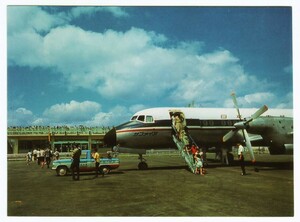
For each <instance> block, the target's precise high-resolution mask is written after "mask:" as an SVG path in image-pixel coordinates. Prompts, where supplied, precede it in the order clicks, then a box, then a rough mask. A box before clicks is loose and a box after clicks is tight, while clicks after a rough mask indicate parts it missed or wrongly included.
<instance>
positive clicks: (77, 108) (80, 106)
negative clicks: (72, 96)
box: [43, 100, 101, 123]
mask: <svg viewBox="0 0 300 222" xmlns="http://www.w3.org/2000/svg"><path fill="white" fill-rule="evenodd" d="M100 108H101V105H100V104H99V103H96V102H92V101H84V102H77V101H74V100H72V101H71V102H70V103H61V104H56V105H53V106H51V107H50V108H47V109H46V110H45V111H44V113H43V116H44V117H45V118H47V119H50V120H51V121H53V122H54V123H80V122H84V121H87V120H89V119H90V118H91V116H93V115H95V114H96V113H98V112H99V111H100Z"/></svg>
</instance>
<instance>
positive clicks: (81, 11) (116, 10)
mask: <svg viewBox="0 0 300 222" xmlns="http://www.w3.org/2000/svg"><path fill="white" fill-rule="evenodd" d="M101 11H106V12H109V13H111V14H112V15H113V16H115V17H127V16H129V14H128V13H127V12H126V11H125V10H123V9H122V8H120V7H89V6H86V7H75V8H72V9H71V12H70V14H71V15H72V17H74V18H77V17H80V16H82V15H88V16H91V15H93V14H94V13H96V12H101Z"/></svg>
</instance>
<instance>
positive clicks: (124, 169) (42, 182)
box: [7, 155, 294, 216]
mask: <svg viewBox="0 0 300 222" xmlns="http://www.w3.org/2000/svg"><path fill="white" fill-rule="evenodd" d="M146 158H147V160H148V161H147V162H148V164H149V167H150V169H149V170H146V171H139V170H137V163H138V159H137V157H135V156H134V157H133V156H121V157H120V159H121V166H120V168H119V169H118V170H116V171H113V172H112V173H111V174H109V175H107V176H105V177H104V178H101V177H100V178H97V179H93V176H94V174H91V173H85V174H82V175H81V177H80V181H73V180H72V177H71V176H65V177H59V176H56V173H55V172H54V171H52V170H51V169H46V168H44V169H41V168H40V167H38V165H37V164H31V165H29V166H27V165H26V164H25V161H24V162H23V161H8V200H7V204H8V216H293V215H294V192H293V190H294V185H293V162H292V157H288V156H277V157H273V156H269V155H259V156H257V159H258V164H257V165H258V167H259V168H260V172H258V173H256V172H254V171H253V170H252V169H253V167H250V166H247V167H246V170H247V172H248V173H249V174H250V175H247V176H240V168H239V166H238V165H236V166H232V167H220V165H219V164H216V163H211V164H210V166H209V167H208V174H207V175H205V176H200V175H194V174H192V173H190V172H189V171H188V170H187V168H186V166H185V164H184V162H183V160H182V159H181V158H180V157H178V156H168V155H164V156H158V155H157V156H156V155H154V156H149V157H146ZM262 160H263V161H264V162H260V161H262Z"/></svg>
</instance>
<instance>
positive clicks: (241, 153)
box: [237, 143, 246, 176]
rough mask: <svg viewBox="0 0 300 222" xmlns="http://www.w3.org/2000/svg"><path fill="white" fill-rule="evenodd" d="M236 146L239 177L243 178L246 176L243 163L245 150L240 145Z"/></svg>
mask: <svg viewBox="0 0 300 222" xmlns="http://www.w3.org/2000/svg"><path fill="white" fill-rule="evenodd" d="M237 146H238V158H239V161H240V165H241V169H242V173H241V175H242V176H244V175H246V170H245V162H244V153H245V149H244V147H243V146H242V145H241V144H240V143H238V144H237Z"/></svg>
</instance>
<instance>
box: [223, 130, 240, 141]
mask: <svg viewBox="0 0 300 222" xmlns="http://www.w3.org/2000/svg"><path fill="white" fill-rule="evenodd" d="M236 132H237V131H236V130H230V131H229V132H228V133H226V134H225V135H224V136H223V142H226V141H227V140H229V139H230V138H231V137H233V136H234V135H235V134H236Z"/></svg>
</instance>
